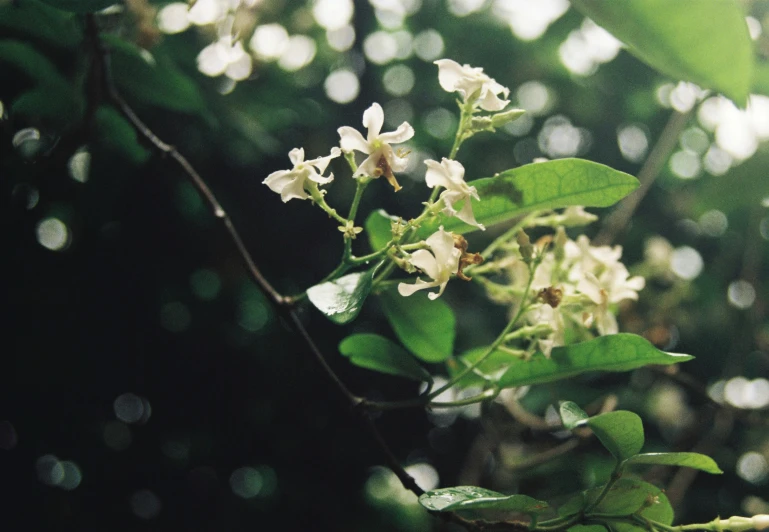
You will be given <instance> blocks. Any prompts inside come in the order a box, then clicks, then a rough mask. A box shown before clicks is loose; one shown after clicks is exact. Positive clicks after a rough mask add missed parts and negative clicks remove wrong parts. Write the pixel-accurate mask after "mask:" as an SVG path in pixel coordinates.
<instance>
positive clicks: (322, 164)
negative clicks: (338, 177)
mask: <svg viewBox="0 0 769 532" xmlns="http://www.w3.org/2000/svg"><path fill="white" fill-rule="evenodd" d="M341 154H342V151H341V150H340V149H339V148H337V147H336V146H334V147H333V148H331V154H330V155H326V156H325V157H318V158H317V159H312V160H310V161H307V162H306V164H311V165H312V166H314V167H315V168H317V169H318V171H319V172H320V173H321V174H322V173H323V172H325V171H326V167H327V166H328V163H330V162H331V159H334V158H336V157H339V156H340V155H341Z"/></svg>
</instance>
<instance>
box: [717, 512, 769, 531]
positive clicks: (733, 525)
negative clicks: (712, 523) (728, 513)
mask: <svg viewBox="0 0 769 532" xmlns="http://www.w3.org/2000/svg"><path fill="white" fill-rule="evenodd" d="M718 526H719V527H720V528H722V529H724V530H731V531H732V532H744V531H745V530H765V529H767V528H769V515H764V514H760V515H754V516H753V517H740V516H737V515H735V516H732V517H730V518H729V519H721V520H719V521H718Z"/></svg>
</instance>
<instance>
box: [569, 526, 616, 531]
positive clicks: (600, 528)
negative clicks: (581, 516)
mask: <svg viewBox="0 0 769 532" xmlns="http://www.w3.org/2000/svg"><path fill="white" fill-rule="evenodd" d="M566 530H567V531H568V532H606V527H605V526H602V525H575V526H570V527H569V528H567V529H566Z"/></svg>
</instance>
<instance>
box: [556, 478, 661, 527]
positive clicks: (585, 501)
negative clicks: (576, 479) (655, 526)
mask: <svg viewBox="0 0 769 532" xmlns="http://www.w3.org/2000/svg"><path fill="white" fill-rule="evenodd" d="M603 488H604V486H598V487H595V488H591V489H589V490H587V491H583V492H581V493H579V494H578V495H576V496H574V497H572V498H571V499H569V500H568V501H567V502H566V504H564V505H563V506H561V507H560V508H558V514H559V515H561V516H567V515H574V514H577V513H579V512H580V511H582V510H583V509H584V508H586V507H587V506H589V505H590V504H592V503H593V502H594V501H595V500H596V499H597V498H598V496H599V494H600V493H601V492H602V491H603ZM642 508H643V509H642ZM639 510H640V512H639V513H640V515H642V516H644V517H646V518H648V519H653V520H655V521H658V522H660V523H663V524H670V523H672V522H673V508H672V507H671V506H670V502H669V501H668V499H667V497H666V496H665V494H664V493H662V492H661V491H660V489H659V488H657V487H656V486H653V485H652V484H649V483H648V482H644V481H642V480H636V479H630V478H621V479H619V480H618V481H617V482H615V483H614V485H613V486H612V487H611V489H610V490H609V493H607V494H606V497H604V499H603V500H602V501H601V502H600V503H599V504H598V505H597V506H596V507H595V508H594V509H593V510H592V511H591V513H596V514H612V515H616V516H620V517H621V516H626V515H632V514H634V513H636V512H638V511H639ZM588 515H589V514H588ZM611 526H612V528H614V529H615V530H620V524H619V523H618V522H617V521H612V523H611ZM633 528H635V527H634V525H630V524H625V523H622V529H621V530H622V532H630V530H632V529H633Z"/></svg>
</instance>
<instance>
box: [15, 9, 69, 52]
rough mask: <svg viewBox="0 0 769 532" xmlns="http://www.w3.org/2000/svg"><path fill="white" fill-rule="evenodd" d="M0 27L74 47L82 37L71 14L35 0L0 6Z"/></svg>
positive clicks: (54, 43) (47, 41)
mask: <svg viewBox="0 0 769 532" xmlns="http://www.w3.org/2000/svg"><path fill="white" fill-rule="evenodd" d="M0 29H4V30H7V31H8V32H9V33H11V34H14V35H15V34H20V35H21V36H23V37H25V38H26V37H31V38H32V39H36V40H39V41H42V42H45V43H47V44H53V45H55V46H56V47H57V48H74V47H75V46H77V45H78V44H79V43H80V42H81V41H82V39H83V32H82V30H81V28H80V26H79V25H78V23H77V21H76V19H75V17H74V16H73V15H72V14H71V13H66V12H64V11H60V10H58V9H54V8H52V7H50V6H47V5H45V4H42V3H40V2H38V1H37V0H18V1H17V2H15V3H10V2H7V3H5V5H1V6H0Z"/></svg>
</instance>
